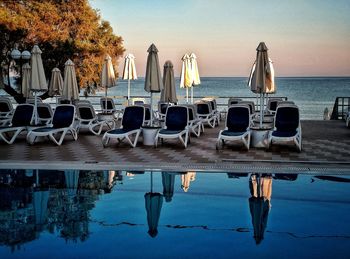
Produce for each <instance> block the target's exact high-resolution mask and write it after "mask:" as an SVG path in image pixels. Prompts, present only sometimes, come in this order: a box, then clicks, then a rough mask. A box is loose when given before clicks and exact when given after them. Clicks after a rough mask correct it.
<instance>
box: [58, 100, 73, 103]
mask: <svg viewBox="0 0 350 259" xmlns="http://www.w3.org/2000/svg"><path fill="white" fill-rule="evenodd" d="M58 103H59V104H70V103H71V101H70V100H67V99H60V100H59V101H58Z"/></svg>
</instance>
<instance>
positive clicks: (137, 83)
mask: <svg viewBox="0 0 350 259" xmlns="http://www.w3.org/2000/svg"><path fill="white" fill-rule="evenodd" d="M247 81H248V78H246V77H202V78H201V84H200V85H198V86H195V87H194V89H193V91H194V94H193V95H194V97H197V98H195V99H199V98H202V97H206V96H212V97H223V98H219V99H218V103H221V104H227V101H228V98H229V97H256V94H254V93H253V92H251V90H250V88H249V87H248V86H247ZM275 83H276V86H277V87H276V88H277V90H276V93H275V94H271V95H269V96H270V97H274V96H276V97H287V98H288V100H290V101H294V102H295V104H296V105H298V107H299V109H300V117H301V119H304V120H320V119H323V115H324V110H325V108H327V109H328V111H329V112H331V111H332V109H333V105H334V102H335V99H336V97H350V77H278V78H276V79H275ZM130 84H131V95H137V96H138V95H149V94H148V93H147V92H145V90H144V78H140V79H138V80H134V81H131V82H130ZM175 85H176V92H177V95H178V99H179V103H185V102H186V90H185V89H183V88H180V87H179V86H180V80H179V78H176V79H175ZM127 87H128V82H127V81H124V80H119V81H118V83H117V86H115V87H112V88H110V89H108V95H117V96H120V95H127ZM99 94H100V93H99ZM101 94H102V93H101ZM155 96H156V97H158V96H159V94H158V95H157V94H155ZM252 100H254V101H256V100H255V99H252Z"/></svg>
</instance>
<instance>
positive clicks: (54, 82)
mask: <svg viewBox="0 0 350 259" xmlns="http://www.w3.org/2000/svg"><path fill="white" fill-rule="evenodd" d="M62 90H63V78H62V75H61V71H60V70H59V69H58V68H57V67H55V68H54V69H52V71H51V79H50V84H49V95H50V96H56V104H57V96H60V95H62Z"/></svg>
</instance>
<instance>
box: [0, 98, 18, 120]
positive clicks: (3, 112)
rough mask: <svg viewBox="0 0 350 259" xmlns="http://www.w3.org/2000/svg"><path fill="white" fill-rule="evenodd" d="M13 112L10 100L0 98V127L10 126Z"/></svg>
mask: <svg viewBox="0 0 350 259" xmlns="http://www.w3.org/2000/svg"><path fill="white" fill-rule="evenodd" d="M14 111H15V110H14V109H13V106H12V102H11V100H10V98H7V97H0V126H6V125H8V124H10V122H11V118H12V115H13V113H14Z"/></svg>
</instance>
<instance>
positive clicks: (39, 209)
mask: <svg viewBox="0 0 350 259" xmlns="http://www.w3.org/2000/svg"><path fill="white" fill-rule="evenodd" d="M49 194H50V193H49V191H34V194H33V207H34V215H35V224H36V225H39V226H42V225H44V224H45V223H46V219H47V204H48V202H49Z"/></svg>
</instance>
